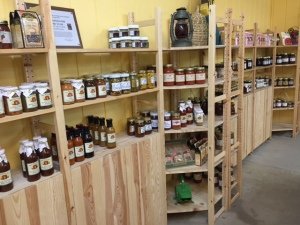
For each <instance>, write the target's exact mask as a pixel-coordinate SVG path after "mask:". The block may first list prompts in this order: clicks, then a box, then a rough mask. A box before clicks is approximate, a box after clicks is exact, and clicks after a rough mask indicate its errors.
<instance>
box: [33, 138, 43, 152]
mask: <svg viewBox="0 0 300 225" xmlns="http://www.w3.org/2000/svg"><path fill="white" fill-rule="evenodd" d="M40 138H41V136H34V137H33V138H32V140H33V146H34V151H35V152H36V154H37V155H39V139H40Z"/></svg>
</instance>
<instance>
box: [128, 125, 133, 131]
mask: <svg viewBox="0 0 300 225" xmlns="http://www.w3.org/2000/svg"><path fill="white" fill-rule="evenodd" d="M128 131H129V133H133V132H134V131H135V127H134V125H130V126H129V129H128Z"/></svg>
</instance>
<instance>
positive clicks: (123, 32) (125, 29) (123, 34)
mask: <svg viewBox="0 0 300 225" xmlns="http://www.w3.org/2000/svg"><path fill="white" fill-rule="evenodd" d="M127 36H129V31H128V27H127V26H122V27H119V37H127Z"/></svg>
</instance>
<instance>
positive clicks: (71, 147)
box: [67, 134, 75, 165]
mask: <svg viewBox="0 0 300 225" xmlns="http://www.w3.org/2000/svg"><path fill="white" fill-rule="evenodd" d="M67 141H68V153H69V162H70V165H73V164H74V163H75V153H74V145H73V141H72V137H71V135H70V134H67Z"/></svg>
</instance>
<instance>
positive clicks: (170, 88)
mask: <svg viewBox="0 0 300 225" xmlns="http://www.w3.org/2000/svg"><path fill="white" fill-rule="evenodd" d="M207 87H208V85H207V83H205V84H194V85H181V86H164V90H183V89H196V88H207Z"/></svg>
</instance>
